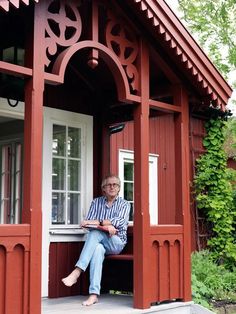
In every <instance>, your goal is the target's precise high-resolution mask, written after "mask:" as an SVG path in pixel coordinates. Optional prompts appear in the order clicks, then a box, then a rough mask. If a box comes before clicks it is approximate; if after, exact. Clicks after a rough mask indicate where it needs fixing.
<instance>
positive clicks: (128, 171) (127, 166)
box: [124, 162, 134, 181]
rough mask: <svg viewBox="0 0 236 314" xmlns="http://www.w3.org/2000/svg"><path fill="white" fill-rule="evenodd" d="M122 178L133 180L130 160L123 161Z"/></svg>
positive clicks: (132, 165) (132, 168)
mask: <svg viewBox="0 0 236 314" xmlns="http://www.w3.org/2000/svg"><path fill="white" fill-rule="evenodd" d="M124 180H125V181H133V180H134V164H133V163H130V162H125V163H124Z"/></svg>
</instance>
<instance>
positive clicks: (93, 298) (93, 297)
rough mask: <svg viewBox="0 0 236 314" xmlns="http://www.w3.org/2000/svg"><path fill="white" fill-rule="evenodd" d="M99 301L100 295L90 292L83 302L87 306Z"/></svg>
mask: <svg viewBox="0 0 236 314" xmlns="http://www.w3.org/2000/svg"><path fill="white" fill-rule="evenodd" d="M97 302H98V297H97V295H96V294H90V296H89V297H88V299H87V300H86V301H84V302H83V303H82V304H83V305H85V306H89V305H93V304H95V303H97Z"/></svg>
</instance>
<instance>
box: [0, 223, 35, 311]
mask: <svg viewBox="0 0 236 314" xmlns="http://www.w3.org/2000/svg"><path fill="white" fill-rule="evenodd" d="M29 253H30V225H28V224H22V225H0V314H13V313H17V314H26V313H28V309H29V299H28V296H29V291H28V290H29V264H30V254H29Z"/></svg>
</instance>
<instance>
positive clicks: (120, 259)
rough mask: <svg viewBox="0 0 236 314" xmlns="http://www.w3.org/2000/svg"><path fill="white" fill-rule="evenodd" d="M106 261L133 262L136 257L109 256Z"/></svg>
mask: <svg viewBox="0 0 236 314" xmlns="http://www.w3.org/2000/svg"><path fill="white" fill-rule="evenodd" d="M106 259H108V260H109V259H110V260H118V261H132V260H133V259H134V256H133V254H117V255H107V256H106Z"/></svg>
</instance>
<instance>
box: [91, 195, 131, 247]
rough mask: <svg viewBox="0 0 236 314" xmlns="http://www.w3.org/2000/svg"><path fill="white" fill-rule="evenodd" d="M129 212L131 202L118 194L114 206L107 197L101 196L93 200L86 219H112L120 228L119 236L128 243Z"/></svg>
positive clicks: (117, 227) (114, 224) (113, 223)
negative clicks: (109, 204) (109, 203)
mask: <svg viewBox="0 0 236 314" xmlns="http://www.w3.org/2000/svg"><path fill="white" fill-rule="evenodd" d="M129 212H130V204H129V202H127V201H126V200H124V199H123V198H122V197H120V196H117V198H116V199H115V200H114V202H113V203H112V206H111V207H109V206H108V203H107V199H106V197H105V196H101V197H97V198H95V199H94V200H93V201H92V203H91V206H90V209H89V212H88V215H87V218H86V220H99V221H101V220H110V222H111V223H112V225H113V226H114V227H115V228H116V229H117V230H118V231H117V235H118V237H119V238H120V239H121V240H122V242H124V243H126V242H127V228H128V221H129Z"/></svg>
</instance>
